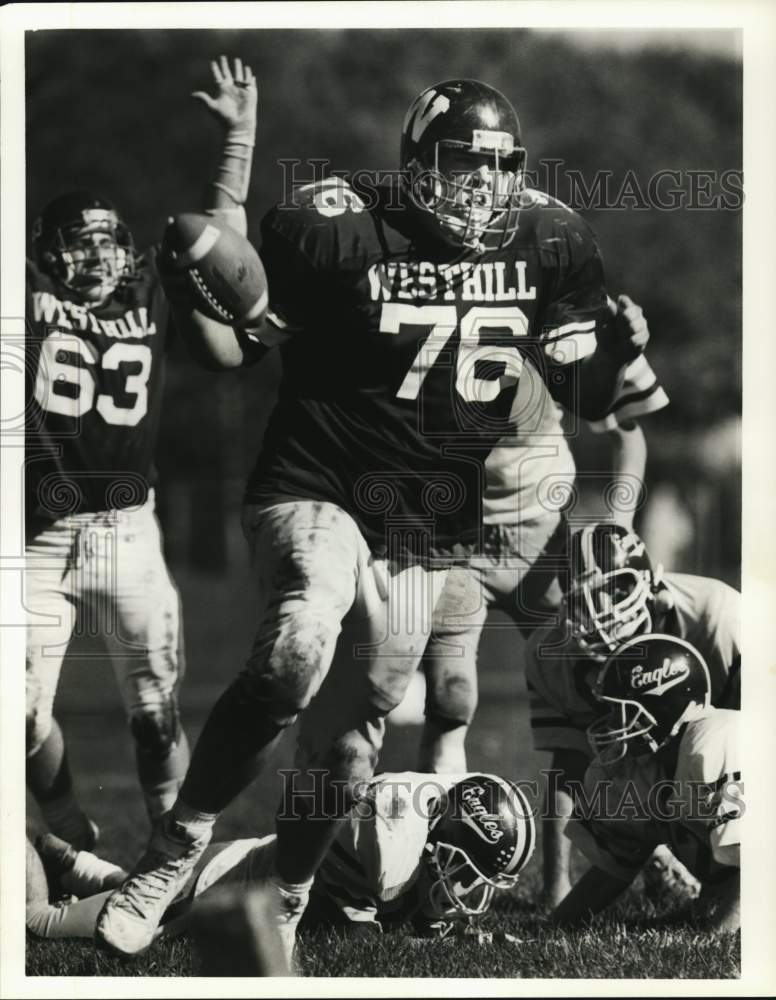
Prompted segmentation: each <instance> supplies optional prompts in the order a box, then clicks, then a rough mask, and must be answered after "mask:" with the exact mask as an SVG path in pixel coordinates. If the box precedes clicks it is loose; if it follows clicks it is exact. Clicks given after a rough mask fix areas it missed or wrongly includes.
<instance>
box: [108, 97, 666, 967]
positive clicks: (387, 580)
mask: <svg viewBox="0 0 776 1000" xmlns="http://www.w3.org/2000/svg"><path fill="white" fill-rule="evenodd" d="M401 165H402V167H403V172H402V179H401V183H400V184H398V185H389V186H387V187H377V186H376V187H375V188H374V189H373V190H372V191H370V192H369V194H368V196H367V197H366V200H365V199H363V198H362V197H361V196H360V195H359V194H358V192H357V191H355V190H354V189H353V188H351V187H350V186H349V185H348V184H347V183H346V182H345V181H343V180H342V179H341V178H334V177H333V178H329V179H327V180H324V181H321V182H318V183H313V184H309V185H306V186H305V187H302V188H301V189H299V190H297V191H296V192H295V194H294V196H293V198H292V199H291V201H290V202H289V201H287V202H284V203H282V204H281V205H278V206H277V207H276V208H275V209H273V210H272V211H271V212H270V213H269V214H268V215H267V216H266V217H265V218H264V220H263V222H262V247H261V256H262V260H263V262H264V266H265V268H266V272H267V278H268V282H269V297H270V308H269V310H268V312H267V313H266V315H265V316H264V317H263V318H262V319H261V321H260V322H257V323H253V324H252V325H251V324H247V325H243V326H240V325H239V324H238V326H237V328H235V329H233V328H231V327H228V326H226V325H223V324H220V323H217V322H215V321H214V320H211V319H209V318H208V317H207V316H205V315H203V313H202V312H201V311H200V310H199V309H197V308H196V302H195V301H193V300H191V299H189V298H188V297H187V296H186V295H185V294H184V293H183V291H182V290H180V291H176V288H175V287H174V286H173V283H172V282H171V283H170V294H171V296H172V297H173V300H174V302H173V305H174V308H175V312H176V320H177V323H178V325H179V327H180V328H181V329H182V331H183V332H184V335H185V336H186V337H188V339H189V341H190V342H191V343H192V344H193V345H194V347H193V350H195V352H196V353H197V354H198V355H199V356H209V357H210V363H211V364H212V365H213V366H214V367H216V366H220V367H223V368H229V367H235V366H238V365H240V364H243V363H246V362H250V361H252V360H255V359H257V358H259V357H261V356H262V354H263V353H264V352H265V351H266V350H267V348H268V346H270V345H274V344H277V343H278V342H280V341H281V340H282V341H283V344H282V353H283V382H282V385H281V387H280V397H279V402H278V405H277V407H276V409H275V411H274V413H273V415H272V417H271V419H270V422H269V425H268V427H267V431H266V433H265V436H264V441H263V446H262V451H261V454H260V456H259V459H258V462H257V464H256V467H255V469H254V471H253V473H252V475H251V477H250V480H249V483H248V489H247V495H246V501H247V504H246V508H245V515H244V528H245V532H246V536H247V538H248V541H249V545H250V547H251V551H252V553H253V557H254V562H255V566H256V572H257V576H258V580H259V585H260V591H261V602H260V604H259V606H258V615H257V626H258V631H257V637H256V641H255V645H254V648H253V652H252V654H251V656H250V658H249V660H248V663H247V665H246V666H245V668H244V670H243V671H242V672H241V673H240V674H239V676H238V677H237V679H236V680H235V681H234V683H233V684H232V685H231V686H230V687H229V688H228V689H227V691H226V692H225V693H224V695H223V696H222V697H221V699H220V700H219V702H218V703H217V704H216V706H215V707H214V709H213V711H212V712H211V714H210V717H209V719H208V721H207V723H206V725H205V728H204V730H203V732H202V735H201V737H200V740H199V743H198V745H197V749H196V751H195V753H194V756H193V758H192V764H191V767H190V769H189V772H188V775H187V777H186V780H185V782H184V785H183V787H182V789H181V793H180V796H179V798H178V801H177V803H176V805H175V806H174V807H173V810H172V811H171V813H170V814H169V815H168V817H167V818H166V819H165V820H164V822H163V823H161V824H160V825H159V826H158V828H157V830H156V832H155V834H154V836H153V838H152V841H151V843H150V846H149V848H148V851H147V853H146V854H145V855H144V857H143V858H142V859H141V860H140V862H139V863H138V865H137V866H136V870H135V873H134V874H133V876H132V877H131V878H130V879H129V880H128V882H127V884H126V885H125V886H124V887H123V888H122V889H121V890H119V891H118V892H117V893H116V894H115V895H114V896H113V897H112V898H111V899H109V900H108V902H107V903H106V905H105V908H104V909H103V912H102V914H101V916H100V919H99V921H98V927H97V935H96V936H97V939H98V941H100V942H101V943H102V944H104V945H105V946H107V947H108V948H111V949H113V950H114V951H116V952H119V953H122V954H133V953H136V952H138V951H140V950H142V949H143V948H145V947H147V945H148V944H149V943H150V941H151V940H152V937H153V933H154V930H155V927H156V925H157V923H158V921H159V919H160V917H161V915H162V913H163V912H164V909H165V907H166V906H167V905H168V903H169V901H170V899H171V898H172V897H174V896H175V895H176V893H177V892H178V889H179V887H180V884H181V882H182V881H184V880H185V879H186V878H187V877H188V874H189V872H190V870H191V867H192V866H193V865H194V864H195V863H196V859H197V857H198V856H199V854H201V852H202V851H203V850H204V848H205V847H206V845H207V843H208V840H209V838H210V836H211V831H212V827H213V824H214V822H215V820H216V818H217V816H218V814H219V813H220V812H221V811H222V810H223V809H224V808H225V807H226V806H227V805H228V804H229V802H231V801H232V799H233V798H234V797H235V796H236V795H237V794H238V793H239V792H240V791H241V790H242V789H243V788H245V787H246V785H247V784H248V783H249V782H250V781H251V780H252V779H253V777H254V776H255V774H256V769H257V767H259V766H262V765H263V763H264V762H265V761H266V759H267V756H268V754H269V753H270V752H271V750H272V748H273V747H274V745H275V743H276V741H277V739H278V738H279V736H280V734H281V733H282V732H283V730H284V729H285V728H286V727H288V726H289V725H290V724H291V723H293V721H294V720H295V719H296V718H297V716H298V715H299V714H300V713H302V712H303V713H304V714H303V716H302V720H301V732H300V739H299V758H298V762H299V766H300V775H301V776H300V781H301V782H302V784H304V780H305V777H304V776H305V775H307V776H308V778H309V781H310V787H309V791H310V795H309V799H308V801H307V803H306V808H304V809H302V808H301V805H302V803H301V801H300V802H298V803H297V807H296V812H295V813H293V811H289V810H286V812H285V813H284V814H282V817H284V818H279V820H278V842H277V853H276V860H275V871H274V872H273V875H272V878H271V885H272V887H273V891H274V892H275V894H276V898H277V903H278V921H279V926H280V927H281V931H282V934H283V936H284V940H285V941H286V943H287V947H288V948H289V950H290V949H291V948H292V947H293V941H294V933H295V927H296V925H297V924H298V922H299V920H300V918H301V916H302V913H303V912H304V909H305V906H306V904H307V900H308V897H309V892H310V887H311V886H312V882H313V879H314V876H315V873H316V871H317V869H318V867H319V865H320V863H321V861H322V859H323V858H324V856H325V855H326V853H327V851H328V849H329V846H330V845H331V843H332V841H333V840H334V839H335V837H336V835H337V831H338V828H339V824H340V823H341V822H342V816H343V815H344V814H345V812H346V811H347V808H348V807H349V805H350V792H349V791H348V789H349V788H351V787H352V785H353V784H354V783H357V782H358V781H361V780H364V779H368V778H369V777H370V776H371V775H372V773H373V770H374V767H375V763H376V760H377V756H378V753H379V750H380V746H381V743H382V738H383V732H384V727H385V721H384V720H385V716H386V715H387V713H388V712H389V711H390V710H391V709H392V708H393V707H395V706H396V705H397V704H398V703H399V702H400V701H401V700H402V697H403V695H404V692H405V690H406V687H407V685H408V683H409V681H410V679H411V678H412V676H413V674H414V672H415V670H416V668H417V666H418V663H419V661H420V657H421V655H422V652H423V649H424V647H425V644H426V640H427V638H428V634H429V629H430V619H431V613H432V611H433V607H434V605H435V603H436V600H437V598H438V596H439V592H440V591H441V588H442V586H443V584H444V580H445V577H446V574H447V568H448V567H449V566H450V565H451V563H453V562H454V561H455V560H457V559H466V558H468V556H469V555H470V553H471V552H472V551H474V550H475V549H476V548H477V547H478V545H479V533H480V525H481V510H480V506H481V498H482V492H483V478H484V477H483V465H484V460H485V458H486V457H487V454H488V452H489V451H490V449H491V448H492V447H493V445H494V444H495V442H496V441H497V440H498V438H499V437H501V436H502V435H503V434H504V433H505V432H506V430H507V429H508V426H509V416H510V412H511V406H512V402H513V399H514V395H515V391H516V388H517V384H518V382H519V379H520V373H521V371H522V368H523V364H524V360H525V359H526V358H529V359H530V360H531V361H532V363H533V364H534V366H535V367H537V368H538V370H539V371H540V372H541V373H542V376H543V378H544V379H545V381H546V383H547V385H548V387H549V389H550V391H551V393H552V395H553V397H554V398H556V399H558V400H559V401H561V402H565V403H566V404H567V405H569V406H571V407H572V408H575V409H579V410H580V411H581V412H582V415H583V416H586V417H588V418H590V419H600V418H603V416H604V415H605V414H606V413H608V412H609V409H610V407H611V405H612V402H613V400H614V398H615V397H616V394H617V391H618V388H619V386H620V384H621V382H622V379H623V378H624V372H625V369H626V367H627V366H628V365H629V364H631V363H632V362H633V361H634V360H635V359H636V358H637V357H638V356H639V355H640V354H641V352H642V351H643V349H644V346H645V344H646V341H647V338H648V333H647V331H646V328H644V329H640V330H639V332H638V333H636V334H634V333H633V332H632V329H631V327H630V325H629V323H628V320H627V317H626V316H625V315H624V314H625V313H626V311H627V308H628V307H627V306H626V305H625V304H624V303H621V304H620V306H619V307H618V312H617V315H616V316H614V317H612V316H611V315H610V314H609V312H608V309H607V296H606V290H605V287H604V282H603V269H602V264H601V258H600V254H599V251H598V247H597V245H596V242H595V239H594V237H593V235H592V233H591V231H590V230H589V229H588V227H587V226H586V224H585V223H584V222H583V221H582V220H581V219H580V218H579V217H578V216H577V215H576V214H575V213H574V212H572V211H570V210H569V209H568V208H566V207H565V206H563V205H561V204H560V203H559V202H557V201H554V200H551V199H547V200H542V199H536V198H533V197H532V196H531V195H530V194H527V193H526V192H524V191H523V173H524V167H525V150H524V149H523V147H522V145H521V138H520V126H519V123H518V120H517V116H516V114H515V111H514V109H513V108H512V106H511V105H510V104H509V102H508V101H507V100H506V98H505V97H504V96H503V95H502V94H500V93H499V92H498V91H496V90H494V89H493V88H492V87H489V86H487V85H485V84H482V83H479V82H477V81H472V80H452V81H447V82H445V83H441V84H438V85H435V86H433V87H430V88H428V89H427V90H425V91H424V92H423V93H422V94H421V95H420V96H419V97H418V98H417V99H416V100H415V101H414V102H413V103H412V105H411V107H410V109H409V111H408V113H407V115H406V118H405V121H404V125H403V130H402V145H401ZM176 287H177V286H176ZM335 654H336V655H335ZM330 667H331V669H330ZM310 769H314V770H315V771H316V772H317V773H320V772H323V773H324V780H323V781H313V778H312V776H311V775H310ZM343 789H344V794H343ZM292 813H293V814H292ZM312 816H315V817H316V818H315V819H313V818H311V817H312Z"/></svg>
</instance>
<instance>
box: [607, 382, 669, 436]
mask: <svg viewBox="0 0 776 1000" xmlns="http://www.w3.org/2000/svg"><path fill="white" fill-rule="evenodd" d="M668 403H669V399H668V396H667V395H666V392H665V390H664V389H663V388H662V387H661V386H659V385H658V384H657V382H655V383H653V385H652V386H650V388H649V389H645V390H643V391H642V392H635V393H631V394H630V395H628V396H623V397H622V399H620V400H618V401H617V402H616V403H615V404H614V406H613V407H612V409H611V410H610V411H609V413H608V414H607V416H605V417H604V418H603V419H602V420H591V421H590V422H589V424H588V426H589V427H590V429H591V430H592V431H595V433H597V434H601V433H603V432H604V431H612V430H616V429H617V427H619V425H620V424H621V423H623V422H624V421H626V420H633V419H635V418H637V417H643V416H646V415H647V414H648V413H655V412H656V411H657V410H662V409H663V407H664V406H668Z"/></svg>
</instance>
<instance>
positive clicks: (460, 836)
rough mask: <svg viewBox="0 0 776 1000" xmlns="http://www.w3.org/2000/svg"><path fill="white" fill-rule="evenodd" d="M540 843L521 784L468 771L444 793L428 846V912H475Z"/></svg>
mask: <svg viewBox="0 0 776 1000" xmlns="http://www.w3.org/2000/svg"><path fill="white" fill-rule="evenodd" d="M535 846H536V829H535V824H534V818H533V812H532V810H531V807H530V805H529V803H528V800H527V799H526V797H525V795H524V794H523V793H522V792H521V791H520V789H519V788H518V787H517V786H516V785H513V784H511V782H509V781H506V780H505V779H504V778H499V777H497V776H496V775H493V774H469V775H467V776H466V778H464V779H463V780H462V781H459V782H457V784H455V785H453V786H452V787H451V788H450V789H449V790H448V792H447V794H446V795H444V796H442V798H441V799H440V801H439V803H438V806H437V812H436V815H435V817H434V819H433V820H432V823H431V827H430V832H429V839H428V842H427V843H426V848H425V856H424V857H425V861H426V864H427V868H428V872H429V876H430V887H429V889H428V897H427V900H426V907H425V913H426V915H427V916H431V915H432V914H433V916H435V917H440V918H442V917H450V916H455V915H457V916H459V917H460V916H476V915H477V914H480V913H484V912H485V911H486V910H487V909H488V907H489V906H490V903H491V900H492V899H493V894H494V892H495V890H496V889H509V888H511V887H512V886H514V885H515V884H516V883H517V880H518V875H519V873H520V872H521V871H522V870H523V868H524V867H525V866H526V864H527V863H528V861H529V859H530V857H531V855H532V854H533V850H534V847H535Z"/></svg>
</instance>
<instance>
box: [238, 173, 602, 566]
mask: <svg viewBox="0 0 776 1000" xmlns="http://www.w3.org/2000/svg"><path fill="white" fill-rule="evenodd" d="M413 232H417V228H416V227H415V228H413V227H411V226H410V225H408V213H407V212H406V211H404V210H403V209H402V208H401V207H396V205H395V203H394V204H391V202H390V201H389V197H388V196H387V195H386V193H385V192H383V194H382V197H381V198H380V199H379V200H378V204H377V205H375V206H374V207H371V206H370V207H368V206H366V205H364V203H363V202H362V201H360V200H359V198H358V197H357V196H356V195H355V194H354V193H353V192H352V191H351V190H350V189H349V188H348V187H347V185H346V184H345V183H344V182H343V181H338V180H335V179H331V180H329V181H324V182H321V183H319V184H314V185H309V186H308V187H307V188H303V189H301V190H300V191H298V192H296V204H295V207H292V208H288V207H284V206H278V207H276V208H275V209H273V210H272V211H271V212H270V213H269V214H268V215H267V216H266V217H265V218H264V220H263V222H262V251H261V252H262V259H263V261H264V265H265V268H266V270H267V277H268V281H269V289H270V305H271V309H270V319H271V320H272V321H274V322H276V324H277V325H278V326H280V327H281V328H282V329H286V330H289V331H291V332H293V333H294V336H292V337H291V338H290V339H289V340H288V341H287V342H286V343H285V344H284V346H283V348H282V352H283V368H284V375H283V381H282V385H281V388H280V393H279V401H278V405H277V407H276V409H275V411H274V413H273V415H272V417H271V420H270V423H269V425H268V428H267V431H266V434H265V438H264V444H263V448H262V452H261V454H260V456H259V460H258V463H257V465H256V467H255V469H254V471H253V474H252V476H251V478H250V481H249V484H248V490H247V500H248V501H249V502H276V501H279V500H283V499H305V498H307V499H316V500H324V501H330V502H333V503H336V504H338V505H340V506H341V507H343V508H344V509H346V510H347V511H348V512H349V513H350V514H351V515H352V516H353V517H354V518H355V519H356V521H357V522H358V524H359V526H360V528H361V530H362V531H363V533H364V535H365V537H366V539H367V541H368V542H369V544H370V546H371V548H372V550H373V551H374V552H375V553H376V554H384V553H385V552H388V553H389V554H391V555H392V556H398V555H399V554H400V553H405V554H406V553H411V554H412V555H413V556H414V557H416V558H424V557H430V558H435V557H439V556H443V557H447V556H450V555H451V554H453V555H454V554H458V553H460V554H465V553H467V552H469V551H471V549H472V548H473V547H475V546H476V545H477V542H478V537H479V532H480V525H481V498H482V495H483V492H484V476H483V464H484V460H485V458H486V457H487V455H488V453H489V451H490V449H491V448H492V447H493V445H494V444H495V442H496V441H497V440H498V438H499V437H500V436H501V435H502V434H504V433H505V432H507V431H508V430H510V429H512V428H513V424H511V423H510V409H511V404H512V401H513V399H514V395H515V391H516V387H517V383H518V380H519V377H520V371H521V368H522V365H523V358H524V357H526V356H530V357H531V358H532V360H533V362H534V364H535V365H536V366H537V367H538V368H539V370H540V371H541V372H543V375H544V377H545V378H546V379H547V382H548V386H549V388H550V390H551V391H552V389H553V386H554V381H553V380H554V378H557V377H558V375H557V372H558V370H559V369H561V368H562V367H563V365H566V364H569V363H570V362H572V361H576V360H579V359H580V358H582V357H584V356H585V355H586V354H589V353H592V351H593V350H594V349H595V326H596V321H597V320H599V319H600V318H601V317H603V316H604V315H605V311H606V291H605V289H604V284H603V271H602V265H601V259H600V255H599V253H598V248H597V246H596V243H595V240H594V237H593V235H592V233H591V231H590V230H589V228H588V227H587V226H586V224H585V223H584V222H583V221H582V220H581V219H580V218H579V216H577V215H576V214H575V213H574V212H572V211H570V210H569V209H567V208H566V207H565V206H563V205H561V204H560V203H559V202H557V201H555V200H553V199H549V198H547V197H546V196H544V195H538V194H534V193H527V194H526V196H525V205H524V208H523V211H522V213H521V220H520V229H519V232H518V234H517V237H516V238H515V239H514V240H513V241H512V243H511V244H510V245H509V246H508V247H506V248H504V249H503V250H500V251H491V252H487V253H484V254H482V255H479V256H478V255H476V254H474V253H472V252H468V253H466V254H462V253H461V252H456V253H455V254H453V253H452V252H450V251H446V253H447V256H444V254H443V253H440V250H439V247H438V246H437V247H436V248H435V249H434V250H432V249H431V248H429V247H423V246H422V245H421V244H419V243H416V242H413ZM561 377H562V376H561Z"/></svg>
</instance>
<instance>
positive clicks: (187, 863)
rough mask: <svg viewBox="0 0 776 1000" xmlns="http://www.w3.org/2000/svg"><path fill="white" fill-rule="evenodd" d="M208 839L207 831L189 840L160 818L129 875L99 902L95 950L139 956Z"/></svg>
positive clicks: (180, 828)
mask: <svg viewBox="0 0 776 1000" xmlns="http://www.w3.org/2000/svg"><path fill="white" fill-rule="evenodd" d="M210 837H211V832H210V831H208V833H207V835H205V836H202V837H199V838H198V839H192V838H191V837H190V836H189V835H188V833H187V831H186V828H185V827H184V826H182V824H180V823H177V822H176V821H175V820H174V819H173V818H172V816H171V815H170V814H169V813H168V814H167V815H166V816H163V817H162V819H161V820H160V822H159V824H158V825H157V827H156V829H155V831H154V834H153V836H152V837H151V843H150V844H149V846H148V850H147V851H146V853H145V854H144V856H143V857H142V858H141V860H140V861H139V862H138V864H137V867H136V869H135V872H134V873H133V874H132V875H130V877H129V878H128V879H127V880H126V882H125V883H124V884H123V885H122V886H121V888H120V889H117V890H116V892H114V893H113V894H112V895H111V896H110V897H109V898H108V899H107V900H106V901H105V905H104V906H103V908H102V910H101V911H100V914H99V916H98V918H97V924H96V927H95V930H94V937H95V941H96V942H97V945H98V946H100V947H102V948H105V949H106V950H108V951H111V952H113V953H115V954H117V955H124V956H132V955H139V954H140V953H142V952H143V951H145V950H146V948H148V947H149V946H150V945H151V944H152V943H153V940H154V937H155V934H156V931H157V928H158V926H159V923H160V921H161V919H162V917H163V916H164V912H165V910H166V909H167V907H168V906H169V905H170V903H172V901H173V900H174V899H175V897H176V896H177V895H178V893H179V892H180V890H181V889H182V888H183V886H184V885H185V884H186V882H187V881H188V879H189V877H190V875H191V873H192V871H193V869H194V866H195V865H196V863H197V861H198V860H199V858H200V857H201V855H202V852H203V851H204V850H205V848H206V847H207V845H208V843H209V842H210Z"/></svg>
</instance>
